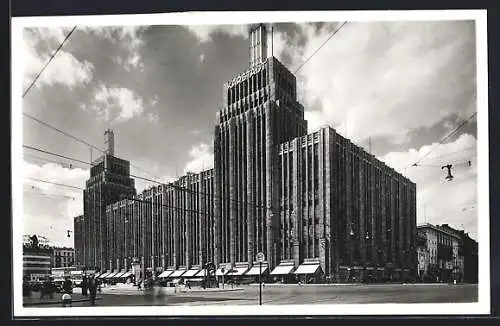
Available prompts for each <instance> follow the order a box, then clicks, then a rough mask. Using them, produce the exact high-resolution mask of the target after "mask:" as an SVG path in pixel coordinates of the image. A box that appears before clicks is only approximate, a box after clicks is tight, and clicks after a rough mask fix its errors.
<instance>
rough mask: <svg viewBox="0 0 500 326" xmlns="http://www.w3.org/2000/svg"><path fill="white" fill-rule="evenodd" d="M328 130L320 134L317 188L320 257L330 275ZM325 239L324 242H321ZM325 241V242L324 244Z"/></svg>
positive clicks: (321, 131) (323, 267) (323, 130)
mask: <svg viewBox="0 0 500 326" xmlns="http://www.w3.org/2000/svg"><path fill="white" fill-rule="evenodd" d="M328 131H329V130H328V128H323V129H321V130H320V132H319V143H318V160H319V162H318V185H317V186H316V187H317V189H318V217H319V230H318V232H319V238H320V243H319V245H320V250H321V249H323V252H322V255H321V256H320V260H321V261H322V266H321V269H322V270H323V271H324V272H325V274H330V273H329V268H330V264H329V261H328V257H327V255H328V253H329V248H328V244H329V243H330V241H329V240H330V221H329V220H328V218H326V217H325V211H326V207H325V202H326V200H325V197H324V196H325V192H324V189H325V188H326V187H328V182H326V181H327V180H328V179H327V178H325V176H327V177H329V172H326V171H325V164H324V155H325V150H326V148H327V147H328V139H329V138H330V137H329V133H328ZM321 239H323V240H321ZM322 241H323V242H322ZM322 247H323V248H322Z"/></svg>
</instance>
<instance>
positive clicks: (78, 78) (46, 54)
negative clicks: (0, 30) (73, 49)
mask: <svg viewBox="0 0 500 326" xmlns="http://www.w3.org/2000/svg"><path fill="white" fill-rule="evenodd" d="M68 32H69V30H68V29H63V28H29V29H25V30H24V62H25V71H24V79H23V84H24V87H25V88H26V87H28V85H29V84H30V83H31V82H32V81H33V80H34V78H35V76H36V75H37V74H38V73H39V72H40V71H41V69H42V68H43V66H44V65H45V64H46V63H47V62H48V60H49V59H50V57H51V55H52V54H53V53H54V52H55V50H56V49H57V47H58V46H59V45H60V44H61V42H62V41H63V40H64V38H65V37H66V35H67V33H68ZM70 42H71V38H70V39H68V41H67V42H66V44H65V45H64V46H65V47H67V45H68V44H69V43H70ZM93 70H94V66H93V64H92V63H90V62H88V61H79V60H78V59H77V58H76V57H75V56H74V55H73V54H71V53H69V52H66V51H65V50H64V47H63V49H62V50H60V51H59V52H58V53H57V55H56V56H55V57H54V58H53V60H52V61H51V63H50V64H49V65H48V66H47V67H46V68H45V70H44V71H43V74H41V75H40V77H39V79H38V81H37V83H36V85H37V86H41V85H49V86H52V85H55V84H60V85H65V86H67V87H69V88H70V89H72V88H74V87H76V86H81V85H85V84H88V83H90V82H91V81H92V77H93Z"/></svg>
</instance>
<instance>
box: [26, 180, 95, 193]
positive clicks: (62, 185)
mask: <svg viewBox="0 0 500 326" xmlns="http://www.w3.org/2000/svg"><path fill="white" fill-rule="evenodd" d="M26 178H27V179H29V180H32V181H37V182H43V183H48V184H52V185H55V186H60V187H67V188H73V189H78V190H85V189H83V188H80V187H76V186H72V185H67V184H64V183H57V182H52V181H47V180H41V179H37V178H30V177H26Z"/></svg>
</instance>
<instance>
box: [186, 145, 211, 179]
mask: <svg viewBox="0 0 500 326" xmlns="http://www.w3.org/2000/svg"><path fill="white" fill-rule="evenodd" d="M189 156H191V160H190V161H189V162H188V163H187V164H186V167H185V168H184V173H187V172H193V173H196V172H200V171H203V170H207V169H211V168H213V165H214V154H213V152H212V150H211V147H210V146H209V145H208V144H206V143H200V144H198V145H196V146H193V147H192V148H191V150H190V151H189Z"/></svg>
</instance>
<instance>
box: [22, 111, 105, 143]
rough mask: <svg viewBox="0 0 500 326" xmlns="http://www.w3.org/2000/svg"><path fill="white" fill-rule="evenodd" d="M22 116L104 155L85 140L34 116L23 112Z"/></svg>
mask: <svg viewBox="0 0 500 326" xmlns="http://www.w3.org/2000/svg"><path fill="white" fill-rule="evenodd" d="M23 115H24V116H25V117H27V118H30V119H32V120H34V121H36V122H38V123H40V124H42V125H44V126H45V127H48V128H50V129H53V130H55V131H57V132H59V133H61V134H63V135H65V136H66V137H69V138H71V139H73V140H76V141H77V142H79V143H82V144H84V145H87V146H89V147H91V148H93V149H96V150H98V151H100V152H101V153H104V150H102V149H100V148H98V147H96V146H94V145H92V144H90V143H88V142H86V141H85V140H83V139H81V138H78V137H76V136H73V135H71V134H69V133H67V132H66V131H63V130H61V129H59V128H56V127H54V126H52V125H50V124H48V123H47V122H45V121H42V120H40V119H38V118H35V117H34V116H32V115H29V114H28V113H26V112H23Z"/></svg>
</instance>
